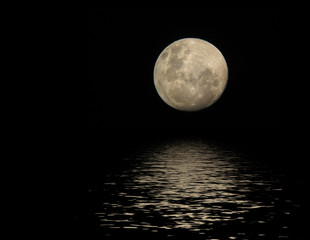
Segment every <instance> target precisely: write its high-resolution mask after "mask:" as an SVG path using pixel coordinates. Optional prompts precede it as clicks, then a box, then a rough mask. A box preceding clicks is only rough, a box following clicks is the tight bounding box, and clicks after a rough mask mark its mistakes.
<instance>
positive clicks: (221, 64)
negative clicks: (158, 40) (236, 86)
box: [154, 38, 228, 111]
mask: <svg viewBox="0 0 310 240" xmlns="http://www.w3.org/2000/svg"><path fill="white" fill-rule="evenodd" d="M227 79H228V67H227V64H226V61H225V59H224V57H223V55H222V54H221V52H220V51H219V50H218V49H217V48H216V47H215V46H213V45H212V44H210V43H209V42H207V41H204V40H201V39H197V38H185V39H181V40H178V41H176V42H173V43H172V44H170V45H169V46H168V47H166V48H165V49H164V50H163V51H162V53H161V54H160V55H159V57H158V59H157V61H156V64H155V67H154V84H155V88H156V90H157V92H158V94H159V96H160V97H161V98H162V100H163V101H164V102H165V103H167V104H168V105H169V106H171V107H173V108H175V109H178V110H182V111H199V110H201V109H204V108H206V107H209V106H211V105H212V104H213V103H214V102H216V101H217V100H218V99H219V97H220V96H221V95H222V93H223V91H224V89H225V87H226V84H227Z"/></svg>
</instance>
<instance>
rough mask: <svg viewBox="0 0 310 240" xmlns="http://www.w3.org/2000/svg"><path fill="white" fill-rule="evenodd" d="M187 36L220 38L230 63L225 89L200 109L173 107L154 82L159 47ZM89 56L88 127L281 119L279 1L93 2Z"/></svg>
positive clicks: (239, 124) (216, 41) (263, 124)
mask: <svg viewBox="0 0 310 240" xmlns="http://www.w3.org/2000/svg"><path fill="white" fill-rule="evenodd" d="M185 37H195V38H201V39H204V40H207V41H209V42H210V43H212V44H213V45H215V46H216V47H217V48H218V49H219V50H220V51H221V52H222V54H223V55H224V57H225V59H226V61H227V64H228V68H229V79H228V85H227V87H226V90H225V91H224V93H223V95H222V97H221V98H220V99H219V100H218V101H217V102H216V103H215V104H214V105H213V106H211V107H210V108H207V109H205V110H202V111H200V112H192V113H190V112H181V111H177V110H175V109H173V108H171V107H169V106H168V105H166V104H165V103H164V102H163V101H162V100H161V99H160V97H159V96H158V95H157V92H156V90H155V87H154V84H153V68H154V64H155V61H156V59H157V57H158V55H159V54H160V53H161V51H162V50H163V49H164V48H165V47H166V46H167V45H169V44H170V43H172V42H173V41H175V40H178V39H181V38H185ZM87 61H88V79H87V83H88V127H89V128H140V127H147V128H155V127H160V128H163V127H164V128H174V127H181V128H187V127H189V128H190V127H196V128H253V129H254V128H255V129H256V128H280V127H282V12H281V9H278V8H268V7H252V8H249V7H231V6H230V7H222V6H218V7H215V6H210V7H207V6H206V7H180V8H174V7H169V8H167V7H154V8H137V7H136V8H111V7H100V8H93V9H89V15H88V59H87Z"/></svg>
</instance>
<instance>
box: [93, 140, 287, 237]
mask: <svg viewBox="0 0 310 240" xmlns="http://www.w3.org/2000/svg"><path fill="white" fill-rule="evenodd" d="M126 161H129V162H130V163H129V165H130V167H128V168H126V169H124V170H123V171H122V172H120V173H118V174H115V175H113V176H109V177H107V178H106V179H105V182H104V184H103V188H104V191H105V196H109V197H107V198H105V199H103V202H102V207H101V208H100V209H98V211H97V212H96V215H97V217H98V219H99V221H100V226H101V227H103V228H106V229H107V230H111V231H112V230H113V229H114V230H115V229H128V230H137V229H138V230H141V231H143V230H145V231H153V232H156V231H160V230H165V231H168V230H172V229H174V230H175V229H188V230H190V231H192V232H199V233H200V234H201V235H202V234H204V233H205V232H208V231H210V230H212V226H213V225H214V224H217V223H221V224H223V223H225V222H227V223H229V222H232V221H238V222H240V223H245V222H246V220H245V219H246V218H247V216H248V215H247V214H248V213H249V212H253V211H257V209H261V210H262V209H263V212H265V213H266V215H265V216H264V219H263V220H262V219H257V224H260V223H264V222H266V221H271V220H272V217H273V216H272V215H273V212H272V211H270V210H268V209H273V208H274V205H275V200H274V199H273V196H274V193H275V192H277V191H281V190H282V188H281V186H280V185H277V184H276V183H275V181H274V179H272V178H270V179H268V178H266V171H268V170H267V169H266V168H264V167H263V166H261V165H259V164H258V163H253V162H251V161H248V160H247V159H245V158H244V157H241V156H239V155H238V154H237V153H235V152H234V151H229V150H227V149H224V148H219V147H218V146H215V145H210V144H207V143H205V142H202V141H175V142H168V143H163V144H160V145H158V146H156V147H153V148H152V149H150V150H148V149H146V150H144V151H141V152H140V153H138V154H136V155H134V156H132V157H131V158H129V159H126ZM268 194H270V196H271V197H270V198H268V197H266V196H268ZM259 221H261V222H259ZM241 234H242V233H240V235H241ZM240 235H238V236H231V238H230V239H237V237H240ZM263 236H264V234H263V233H260V237H263Z"/></svg>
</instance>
